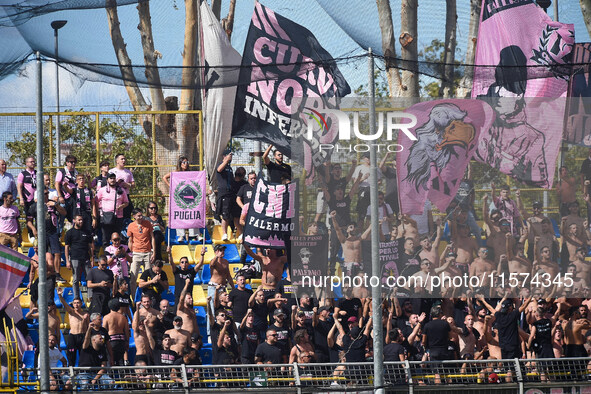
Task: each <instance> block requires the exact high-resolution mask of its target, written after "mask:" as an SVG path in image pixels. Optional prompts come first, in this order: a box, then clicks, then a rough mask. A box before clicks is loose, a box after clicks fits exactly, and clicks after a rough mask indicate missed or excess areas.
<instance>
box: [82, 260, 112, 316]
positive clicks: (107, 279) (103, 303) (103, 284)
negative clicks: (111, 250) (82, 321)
mask: <svg viewBox="0 0 591 394" xmlns="http://www.w3.org/2000/svg"><path fill="white" fill-rule="evenodd" d="M113 280H114V277H113V272H112V271H111V270H110V269H108V268H107V259H106V258H105V257H104V256H102V257H100V258H99V261H98V268H96V269H92V270H90V273H89V274H88V277H87V280H86V285H87V286H88V287H89V288H90V289H92V298H91V302H90V308H89V312H90V313H94V312H96V313H100V314H101V315H102V316H105V315H106V314H107V313H109V308H108V307H107V302H108V301H109V300H110V299H111V289H112V288H113Z"/></svg>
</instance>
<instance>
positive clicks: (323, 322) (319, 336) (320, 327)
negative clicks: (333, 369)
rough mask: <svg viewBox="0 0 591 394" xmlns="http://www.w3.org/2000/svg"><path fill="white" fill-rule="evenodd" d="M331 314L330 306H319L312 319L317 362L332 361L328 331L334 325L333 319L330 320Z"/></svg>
mask: <svg viewBox="0 0 591 394" xmlns="http://www.w3.org/2000/svg"><path fill="white" fill-rule="evenodd" d="M329 315H330V307H329V306H321V307H320V308H318V313H315V314H314V320H312V326H313V327H314V338H313V342H314V346H315V349H316V351H315V355H316V362H318V363H328V362H330V359H329V354H330V349H329V347H328V340H327V339H328V333H329V332H330V329H331V328H332V326H333V325H334V322H333V321H330V320H328V317H329Z"/></svg>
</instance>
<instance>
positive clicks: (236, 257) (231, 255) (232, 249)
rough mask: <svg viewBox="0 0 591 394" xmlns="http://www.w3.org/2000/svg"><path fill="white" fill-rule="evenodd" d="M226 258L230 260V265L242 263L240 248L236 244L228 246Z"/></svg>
mask: <svg viewBox="0 0 591 394" xmlns="http://www.w3.org/2000/svg"><path fill="white" fill-rule="evenodd" d="M224 258H225V259H226V260H228V262H229V263H239V262H240V253H239V252H238V248H237V247H236V245H234V244H227V245H226V252H225V253H224Z"/></svg>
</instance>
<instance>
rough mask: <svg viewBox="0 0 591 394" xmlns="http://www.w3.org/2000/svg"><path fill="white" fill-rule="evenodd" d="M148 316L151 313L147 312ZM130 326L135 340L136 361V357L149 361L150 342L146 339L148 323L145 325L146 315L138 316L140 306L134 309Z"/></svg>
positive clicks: (150, 315)
mask: <svg viewBox="0 0 591 394" xmlns="http://www.w3.org/2000/svg"><path fill="white" fill-rule="evenodd" d="M148 316H149V317H152V314H149V315H148ZM132 328H133V339H134V341H135V349H136V353H135V359H136V362H137V361H138V359H143V360H147V361H150V359H151V357H150V355H151V350H150V342H149V340H148V334H147V330H148V329H149V328H148V325H147V317H145V316H140V308H138V309H137V310H136V311H135V314H134V315H133V323H132ZM140 356H141V357H140Z"/></svg>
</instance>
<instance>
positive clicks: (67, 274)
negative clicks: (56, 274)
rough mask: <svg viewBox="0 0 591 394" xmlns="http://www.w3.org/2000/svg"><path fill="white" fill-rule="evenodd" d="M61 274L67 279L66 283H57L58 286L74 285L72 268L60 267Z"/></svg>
mask: <svg viewBox="0 0 591 394" xmlns="http://www.w3.org/2000/svg"><path fill="white" fill-rule="evenodd" d="M60 275H61V276H62V278H64V279H65V280H66V283H59V282H58V283H56V284H57V286H59V287H70V286H72V284H73V283H72V270H71V269H69V268H66V267H64V266H62V267H60Z"/></svg>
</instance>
